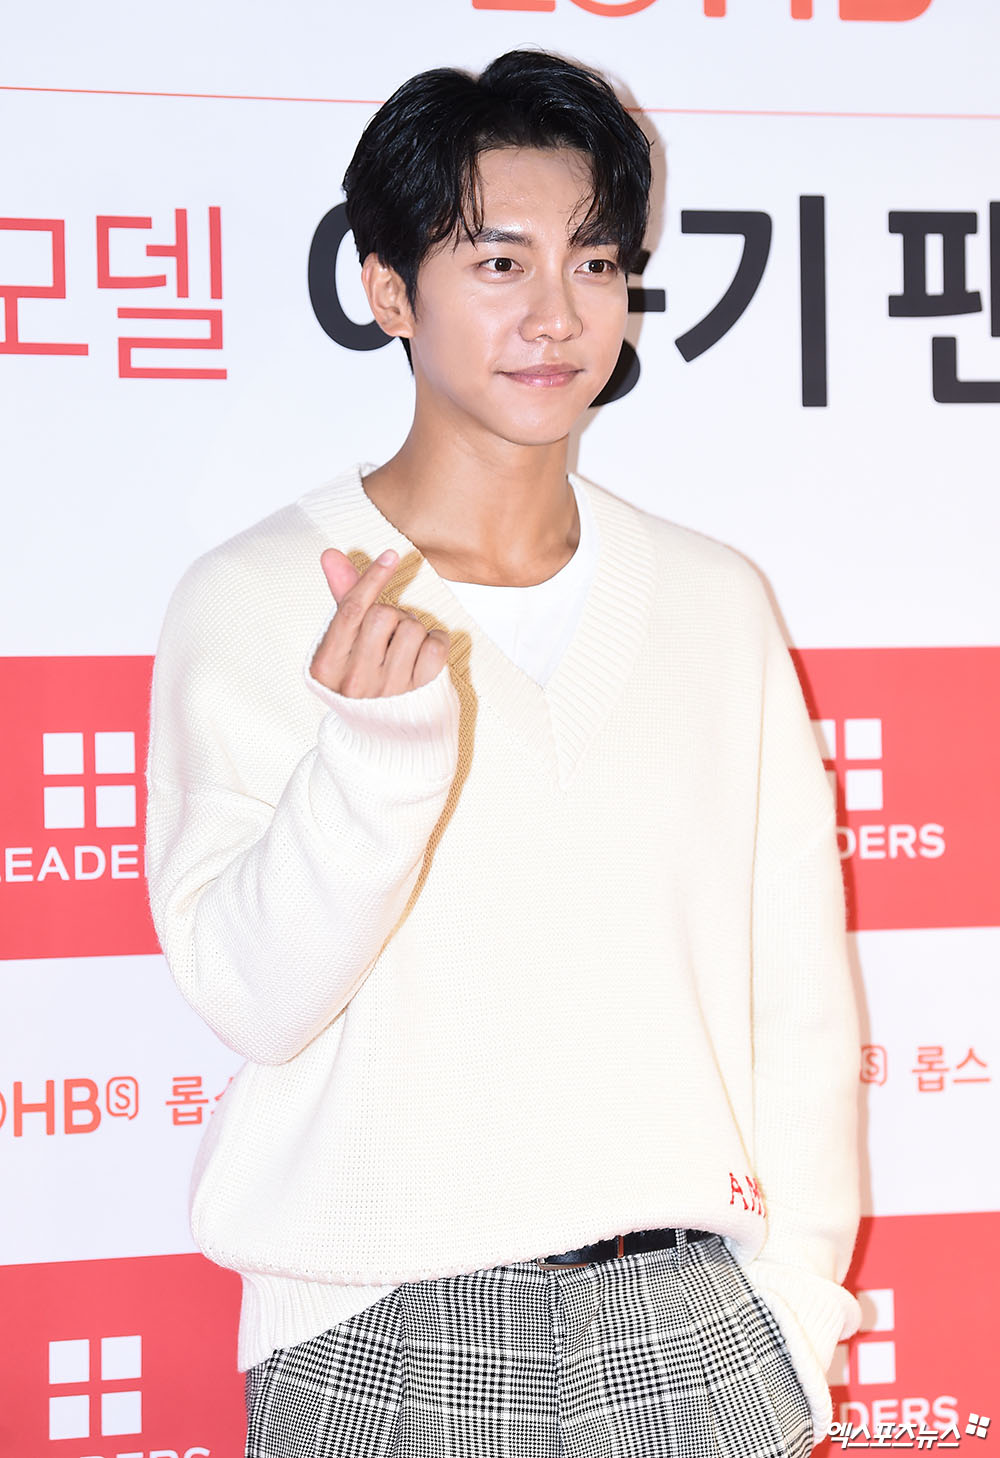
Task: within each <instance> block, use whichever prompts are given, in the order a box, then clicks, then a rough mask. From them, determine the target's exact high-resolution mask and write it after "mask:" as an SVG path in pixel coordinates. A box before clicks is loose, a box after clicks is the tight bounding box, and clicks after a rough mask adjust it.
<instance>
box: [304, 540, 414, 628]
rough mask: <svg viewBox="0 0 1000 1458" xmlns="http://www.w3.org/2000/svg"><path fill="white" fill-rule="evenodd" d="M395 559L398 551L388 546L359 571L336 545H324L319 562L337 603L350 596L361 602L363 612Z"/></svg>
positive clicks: (389, 573) (395, 562) (395, 561)
mask: <svg viewBox="0 0 1000 1458" xmlns="http://www.w3.org/2000/svg"><path fill="white" fill-rule="evenodd" d="M386 559H388V560H386ZM398 561H399V554H398V552H395V551H393V550H392V548H389V549H388V550H387V551H385V552H383V553H382V554H381V556H379V557H376V558H375V560H374V562H370V563H369V564H368V566H367V567H366V568H365V570H364V572H362V573H360V575H359V574H358V571H357V568H356V567H355V566H354V563H353V562H352V561H351V560H350V558H349V557H348V556H346V554H345V553H343V552H341V551H339V550H338V548H336V547H327V549H326V551H325V552H322V553H321V554H320V563H321V565H322V568H323V571H324V573H325V575H326V580H327V583H328V585H329V588H330V591H331V592H332V593H333V597H334V601H335V602H336V604H337V606H338V607H340V606H341V604H342V603H344V602H345V601H346V599H347V598H348V597H350V598H352V600H353V601H355V602H357V603H359V604H360V605H361V611H362V613H364V612H366V611H367V610H368V608H369V607H370V606H371V604H372V603H373V602H374V601H375V599H376V597H378V595H379V593H380V592H381V591H382V588H383V587H384V586H385V584H386V583H387V582H388V580H389V578H390V577H391V576H392V574H393V572H394V571H395V568H396V566H397V564H398Z"/></svg>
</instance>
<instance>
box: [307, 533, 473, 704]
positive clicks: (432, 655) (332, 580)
mask: <svg viewBox="0 0 1000 1458" xmlns="http://www.w3.org/2000/svg"><path fill="white" fill-rule="evenodd" d="M386 556H388V557H389V560H388V561H387V562H385V561H383V560H382V559H383V558H384V557H386ZM319 560H320V564H321V566H322V568H323V571H324V573H325V574H326V580H327V582H328V583H329V585H330V591H331V592H332V593H333V596H334V599H335V601H336V604H337V611H336V613H335V614H334V616H333V619H332V621H331V623H330V626H329V627H328V628H327V630H326V632H325V634H324V635H323V641H322V642H321V643H320V645H319V647H318V648H317V649H316V652H315V653H314V655H313V660H312V665H311V667H310V673H311V674H312V676H313V678H314V679H316V681H317V682H318V683H321V684H323V685H325V687H326V688H328V689H332V690H333V692H334V693H338V694H343V695H344V696H345V697H346V698H349V699H378V698H387V697H389V696H390V695H392V694H403V693H406V692H407V691H408V690H409V689H415V688H420V687H422V685H423V684H425V683H430V681H431V679H432V678H434V677H435V675H436V674H437V673H438V671H439V670H440V668H441V665H442V664H443V663H444V661H445V659H446V658H447V657H448V648H449V645H450V642H451V639H450V636H449V634H448V633H446V632H445V631H444V629H443V628H431V629H430V630H429V631H428V629H426V628H425V627H424V625H423V623H422V622H421V621H420V619H419V618H417V617H415V616H414V615H413V613H406V612H403V610H402V609H401V608H395V607H392V606H391V604H389V603H382V602H376V601H375V599H376V598H377V597H378V595H379V593H380V592H381V591H382V589H383V587H384V586H385V585H386V583H387V582H388V581H389V579H390V578H391V577H392V574H393V573H394V572H395V570H396V568H397V566H398V565H399V555H398V553H396V552H392V551H390V552H388V553H386V552H383V553H382V556H381V557H378V558H376V560H375V561H374V562H372V563H371V564H370V565H369V566H368V567H367V568H366V569H365V571H364V572H362V573H360V574H359V573H358V570H357V568H356V567H355V566H354V563H353V562H352V561H351V559H350V558H349V557H347V556H345V554H344V553H343V552H339V551H338V550H337V548H336V547H327V549H326V551H325V552H324V553H323V554H322V556H321V557H320V559H319Z"/></svg>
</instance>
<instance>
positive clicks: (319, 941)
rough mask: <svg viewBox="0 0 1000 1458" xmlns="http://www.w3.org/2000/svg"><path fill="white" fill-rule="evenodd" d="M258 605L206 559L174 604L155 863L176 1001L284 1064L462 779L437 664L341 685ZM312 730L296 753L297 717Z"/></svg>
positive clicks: (241, 1048)
mask: <svg viewBox="0 0 1000 1458" xmlns="http://www.w3.org/2000/svg"><path fill="white" fill-rule="evenodd" d="M275 599H276V595H275V594H271V601H272V606H273V608H274V614H273V616H274V618H275V619H276V620H277V621H278V622H279V624H280V622H281V620H282V611H283V610H282V605H281V603H280V602H278V601H276V600H275ZM255 600H256V599H255V597H254V595H252V594H250V593H248V592H246V591H244V590H243V584H242V583H241V582H240V581H239V580H238V575H237V579H236V581H235V582H234V580H233V574H232V572H230V571H229V570H228V569H227V568H226V566H225V564H223V565H222V566H221V567H220V566H219V565H218V564H217V563H215V562H214V561H213V560H212V554H210V555H209V558H208V559H202V560H201V562H199V563H196V564H195V567H194V568H192V569H190V570H189V572H188V573H187V574H186V576H185V578H184V579H183V580H182V582H181V584H180V585H179V586H178V589H177V590H176V592H175V594H174V596H173V598H172V600H171V603H170V606H169V607H168V610H167V615H166V619H165V622H164V627H163V631H162V634H161V638H160V645H159V649H158V652H157V657H156V662H155V665H154V673H153V690H152V701H151V727H150V749H149V760H148V765H147V782H148V789H149V801H148V811H147V863H148V876H149V894H150V906H151V910H152V915H153V922H154V925H155V927H156V931H157V934H158V936H159V938H160V943H161V946H162V948H163V951H164V953H165V955H166V959H167V962H168V964H169V967H170V970H171V973H172V975H173V977H174V979H175V981H176V983H177V985H178V987H179V988H180V990H181V992H182V993H183V995H184V997H185V998H186V999H187V1001H188V1002H189V1003H190V1004H191V1005H192V1007H194V1009H195V1010H196V1011H197V1012H198V1013H199V1014H200V1015H201V1017H202V1018H204V1020H205V1021H206V1022H207V1023H208V1024H209V1026H210V1027H212V1029H213V1030H214V1031H215V1032H216V1033H217V1034H218V1036H219V1037H220V1038H221V1039H222V1040H223V1041H224V1042H225V1043H226V1044H228V1046H229V1047H231V1048H233V1049H234V1050H235V1051H236V1052H238V1053H240V1054H242V1055H243V1056H244V1057H245V1058H248V1059H250V1060H252V1061H254V1062H257V1063H265V1064H278V1063H283V1062H285V1061H286V1060H288V1059H290V1058H292V1057H294V1056H295V1055H296V1054H297V1053H298V1052H300V1051H301V1049H303V1048H304V1047H305V1046H306V1044H308V1043H309V1042H310V1041H311V1040H312V1039H313V1038H314V1037H315V1036H316V1035H317V1034H318V1033H319V1032H320V1031H322V1029H324V1028H325V1027H326V1026H327V1025H328V1024H329V1023H330V1022H331V1021H332V1020H333V1019H334V1018H336V1017H337V1016H338V1014H339V1013H340V1012H341V1011H342V1010H343V1009H344V1007H345V1006H346V1005H347V1003H348V1002H349V1001H350V999H351V997H352V996H353V995H354V993H355V992H356V991H357V989H358V987H359V986H360V985H361V983H362V982H363V981H364V979H365V977H366V975H367V973H368V972H369V970H370V968H371V966H372V964H373V963H374V961H375V959H376V958H377V956H378V954H379V952H380V950H381V948H382V946H383V945H384V943H385V942H386V941H387V940H388V938H389V937H390V936H391V934H392V932H393V930H394V929H395V926H396V924H397V922H398V920H399V918H400V917H401V915H402V914H403V912H404V909H405V908H406V905H407V902H408V899H409V897H410V894H411V892H412V890H413V888H414V886H415V884H416V881H417V879H418V876H419V872H420V868H421V864H422V861H423V857H424V852H425V849H426V847H427V842H428V839H429V837H430V835H431V832H432V830H433V829H434V826H435V824H436V822H437V821H438V819H439V817H440V815H441V813H442V810H443V808H444V804H445V800H446V798H447V794H448V790H449V788H450V785H451V782H452V779H453V777H454V772H455V767H456V763H457V754H458V720H459V699H458V694H457V692H456V690H455V687H454V684H453V683H452V681H451V677H450V673H449V670H448V666H447V664H445V665H444V666H443V667H442V669H441V670H440V671H439V673H438V674H437V675H436V676H435V677H434V678H433V679H432V680H430V682H429V683H426V684H424V685H422V686H421V687H420V688H416V689H412V690H410V691H408V692H406V693H402V694H397V695H392V696H389V697H385V698H372V699H352V698H345V697H343V696H342V695H340V694H337V693H334V692H332V691H331V690H329V689H327V688H325V687H324V686H322V685H320V684H319V683H317V682H316V681H315V680H314V679H312V678H311V677H310V675H309V671H308V665H309V662H310V661H311V657H312V652H311V651H309V652H308V653H304V652H303V649H302V644H301V635H300V637H299V639H298V640H295V639H294V635H292V641H297V642H298V648H297V650H292V649H290V648H289V646H288V644H289V635H288V634H287V633H283V632H282V631H280V630H279V631H277V632H275V633H271V628H270V624H269V622H263V621H260V618H261V615H260V612H259V611H257V610H256V609H255V607H254V603H255ZM255 611H257V618H258V621H259V622H260V626H259V627H258V628H256V629H255V627H254V613H255ZM269 634H270V636H269ZM293 652H295V653H296V656H297V657H298V662H296V663H294V664H288V663H286V662H285V661H284V660H285V659H286V658H287V657H288V656H289V654H291V653H293ZM310 693H312V694H314V695H315V696H316V697H317V698H318V699H319V701H320V702H321V703H322V704H323V705H324V706H325V710H326V712H325V713H324V714H322V715H318V714H316V713H315V711H314V710H310V699H309V696H310ZM296 694H297V695H300V696H301V697H302V699H304V700H305V703H304V704H302V703H300V702H298V701H296V705H295V708H296V712H295V715H294V716H292V717H289V715H288V713H287V700H288V699H289V698H293V699H294V696H295V695H296ZM303 710H306V712H305V713H303ZM317 722H318V730H310V738H311V740H312V742H311V743H308V740H307V741H306V742H307V743H308V747H307V748H305V751H304V752H303V748H304V745H303V736H302V734H301V732H300V729H301V725H302V724H305V725H307V726H311V725H313V724H315V723H317ZM293 726H294V727H293Z"/></svg>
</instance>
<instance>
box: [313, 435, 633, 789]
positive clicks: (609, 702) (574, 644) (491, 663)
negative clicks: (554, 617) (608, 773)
mask: <svg viewBox="0 0 1000 1458" xmlns="http://www.w3.org/2000/svg"><path fill="white" fill-rule="evenodd" d="M375 469H376V468H375V466H374V465H371V464H370V463H367V462H364V463H361V464H359V465H355V466H352V467H350V468H348V469H347V470H345V471H343V472H342V473H341V474H339V475H338V476H336V477H334V479H333V480H332V481H329V482H327V483H326V485H324V486H321V487H319V488H318V489H317V490H315V491H311V492H309V493H308V494H307V495H306V496H304V497H302V498H300V501H299V505H300V507H301V508H302V509H303V510H304V511H306V512H307V513H308V515H309V516H310V517H312V519H313V520H314V521H316V522H317V524H319V525H320V526H321V527H322V528H323V531H324V533H326V534H327V535H328V536H329V538H330V545H331V546H335V547H337V548H338V549H339V550H340V551H342V552H351V551H355V550H357V551H361V552H364V553H365V554H366V555H368V556H369V557H375V556H377V555H378V553H379V552H382V551H384V550H385V549H386V547H393V548H394V549H395V550H396V551H397V552H398V553H399V558H400V565H399V570H398V571H397V573H396V576H395V577H394V578H393V581H392V583H391V584H390V586H389V588H388V589H387V592H386V596H387V597H389V598H391V599H392V600H393V601H398V603H399V605H400V606H401V607H408V608H410V609H411V610H413V611H420V612H423V613H427V614H429V615H430V616H431V617H433V618H434V619H436V620H437V622H439V623H440V625H441V626H442V627H444V628H447V629H448V631H449V632H450V633H451V635H452V644H451V650H450V652H449V655H448V658H449V664H450V666H451V669H452V671H453V673H455V674H457V675H460V676H462V677H465V678H467V679H468V680H469V682H470V683H471V686H472V688H473V691H474V692H475V694H476V697H477V698H478V699H479V700H481V701H482V702H483V703H484V704H486V705H488V707H489V708H490V710H491V711H492V712H493V713H495V714H497V715H498V716H500V717H501V718H502V719H504V720H505V721H506V722H507V723H508V724H509V725H510V727H511V728H513V729H514V730H516V731H517V733H518V734H519V735H520V736H521V738H522V739H523V740H524V741H525V742H526V744H527V745H528V746H530V748H531V749H532V750H533V751H534V753H535V754H537V755H538V756H539V757H540V758H541V760H542V761H543V763H544V764H545V766H546V768H547V769H548V770H549V772H550V773H551V774H552V775H553V777H554V778H555V779H556V781H557V782H558V784H559V786H560V788H562V789H565V788H566V786H567V785H568V783H569V781H570V779H571V778H572V775H573V772H574V770H575V768H576V766H577V764H578V762H579V760H580V757H581V755H582V754H583V751H584V750H585V748H586V747H587V744H588V743H589V742H590V740H591V738H592V737H593V736H594V734H596V733H597V731H598V729H599V728H600V727H601V725H602V724H603V723H604V721H605V719H606V718H607V716H608V714H609V713H610V712H611V709H612V708H613V706H614V704H615V702H616V700H617V698H618V697H619V694H620V692H621V689H622V688H623V686H624V684H625V682H626V680H627V678H628V677H629V674H630V673H631V671H632V667H633V664H634V662H635V658H636V655H637V654H638V651H639V648H640V645H641V643H642V639H643V635H644V632H645V628H646V623H647V620H648V616H649V611H650V605H651V601H652V592H653V564H654V555H653V545H652V541H651V540H650V536H649V532H648V530H647V528H646V526H645V525H644V522H643V514H642V513H641V512H640V511H638V510H637V509H636V508H635V507H633V506H631V505H629V503H628V502H625V501H623V500H621V499H620V498H619V497H616V496H612V495H611V493H610V492H608V491H605V490H604V489H603V488H602V487H600V486H596V485H594V483H593V482H590V481H587V480H586V479H585V478H584V477H582V476H578V475H576V474H575V473H571V475H570V478H569V479H570V481H571V482H572V484H573V486H574V488H575V489H576V490H578V491H581V492H584V493H585V494H586V497H587V501H588V502H589V504H590V507H591V510H592V513H593V517H594V522H595V525H596V528H597V534H598V539H599V540H598V555H597V563H596V565H595V568H594V573H593V577H592V579H591V583H590V589H589V591H588V593H587V596H586V599H585V601H584V605H583V609H582V611H581V613H580V616H579V618H578V620H577V625H576V629H575V631H574V633H573V636H572V638H571V639H570V642H569V643H568V645H567V647H566V649H565V650H564V652H563V656H562V658H561V659H560V661H559V663H558V665H557V666H556V668H555V670H554V672H553V673H552V674H551V676H550V677H549V679H548V681H547V682H546V683H545V684H540V683H538V682H536V680H535V679H533V678H531V677H530V676H529V675H528V674H527V673H525V672H524V670H523V669H522V668H519V667H518V665H517V664H516V663H514V662H513V660H512V659H510V658H508V657H507V655H506V653H504V652H503V650H502V649H501V648H499V647H498V646H497V644H496V643H494V642H493V640H492V638H490V637H488V636H487V634H486V633H484V632H483V630H482V629H481V628H480V626H479V624H478V623H477V622H476V620H475V618H473V617H472V615H471V614H470V613H469V612H467V611H466V608H465V606H464V604H463V603H462V602H461V601H460V600H459V598H458V597H457V596H456V594H455V593H454V592H452V591H451V589H450V587H449V585H448V580H447V579H446V578H444V577H440V576H439V575H438V573H437V572H436V571H435V570H434V568H433V567H432V566H431V564H430V563H429V562H428V561H427V558H426V557H424V556H423V554H422V553H421V552H420V551H419V549H418V548H417V547H416V546H415V545H414V543H413V542H411V541H410V539H409V538H408V537H407V536H405V535H404V533H403V532H401V531H400V530H399V528H398V527H397V526H395V525H394V524H393V523H392V522H391V521H389V519H388V518H387V517H385V516H383V514H382V512H381V511H380V510H379V508H378V507H377V506H376V505H375V503H374V501H372V499H371V497H370V496H369V495H368V493H367V492H366V491H365V489H364V480H363V478H364V477H365V476H367V475H369V474H370V473H371V472H372V471H374V470H375ZM397 583H398V586H397Z"/></svg>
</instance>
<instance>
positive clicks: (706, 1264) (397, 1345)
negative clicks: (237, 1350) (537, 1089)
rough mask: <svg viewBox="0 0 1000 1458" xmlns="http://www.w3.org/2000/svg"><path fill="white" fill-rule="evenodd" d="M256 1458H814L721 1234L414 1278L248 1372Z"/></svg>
mask: <svg viewBox="0 0 1000 1458" xmlns="http://www.w3.org/2000/svg"><path fill="white" fill-rule="evenodd" d="M246 1392H247V1416H248V1424H249V1431H248V1435H247V1448H246V1453H247V1458H654V1455H655V1458H807V1455H808V1454H809V1453H810V1451H811V1449H812V1422H811V1418H810V1414H809V1407H808V1404H807V1402H806V1399H805V1396H804V1394H803V1391H802V1388H801V1386H800V1384H799V1381H798V1378H797V1376H796V1374H795V1370H794V1368H793V1367H792V1364H791V1360H790V1358H789V1356H788V1352H787V1349H786V1347H785V1345H784V1341H783V1339H782V1337H781V1334H780V1331H779V1329H778V1327H777V1324H776V1323H775V1320H774V1317H773V1316H772V1315H771V1312H770V1310H769V1309H768V1307H767V1306H766V1304H765V1303H764V1302H763V1301H762V1300H761V1299H760V1298H759V1297H758V1296H757V1295H756V1293H755V1292H754V1290H753V1288H752V1286H751V1285H750V1283H749V1282H748V1280H747V1278H746V1277H745V1275H744V1274H743V1272H742V1270H741V1269H740V1267H739V1265H738V1263H737V1262H736V1260H735V1258H734V1257H733V1256H732V1255H731V1254H730V1252H729V1250H728V1248H727V1247H726V1245H725V1244H724V1242H723V1241H722V1239H721V1237H720V1236H718V1235H713V1236H712V1237H711V1238H710V1239H708V1240H700V1241H697V1242H691V1243H690V1244H689V1243H687V1242H686V1240H685V1238H684V1236H683V1234H679V1235H678V1245H677V1246H676V1247H675V1248H671V1249H665V1250H654V1251H643V1252H639V1253H635V1254H632V1255H627V1256H624V1257H619V1258H617V1259H612V1260H608V1261H598V1262H593V1263H591V1264H590V1265H586V1266H579V1267H567V1268H565V1269H561V1270H558V1269H557V1270H551V1269H543V1268H541V1267H540V1266H538V1265H537V1264H536V1263H535V1262H534V1261H517V1262H514V1263H513V1264H510V1265H504V1266H494V1267H491V1268H489V1269H486V1270H481V1271H473V1272H471V1273H468V1274H463V1275H457V1276H444V1277H440V1278H438V1279H436V1280H430V1281H414V1282H410V1283H406V1284H404V1285H402V1286H399V1287H397V1288H396V1289H395V1290H393V1291H391V1292H390V1293H389V1294H388V1295H387V1296H384V1297H382V1299H381V1300H379V1301H376V1302H375V1303H374V1304H373V1305H371V1306H369V1307H367V1308H366V1309H365V1310H364V1311H361V1312H359V1313H358V1314H357V1315H355V1316H352V1317H350V1318H348V1319H347V1320H346V1321H342V1322H339V1323H338V1324H337V1325H336V1326H334V1327H331V1328H330V1330H329V1331H326V1332H323V1333H322V1335H320V1336H317V1337H313V1338H312V1339H311V1340H309V1341H306V1342H302V1343H300V1344H299V1345H297V1346H293V1347H285V1348H283V1349H281V1350H279V1351H275V1352H273V1353H272V1354H271V1356H270V1357H269V1358H268V1359H267V1360H266V1361H264V1362H261V1363H260V1364H259V1365H257V1366H255V1367H251V1369H250V1370H249V1371H248V1373H247V1377H246Z"/></svg>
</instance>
